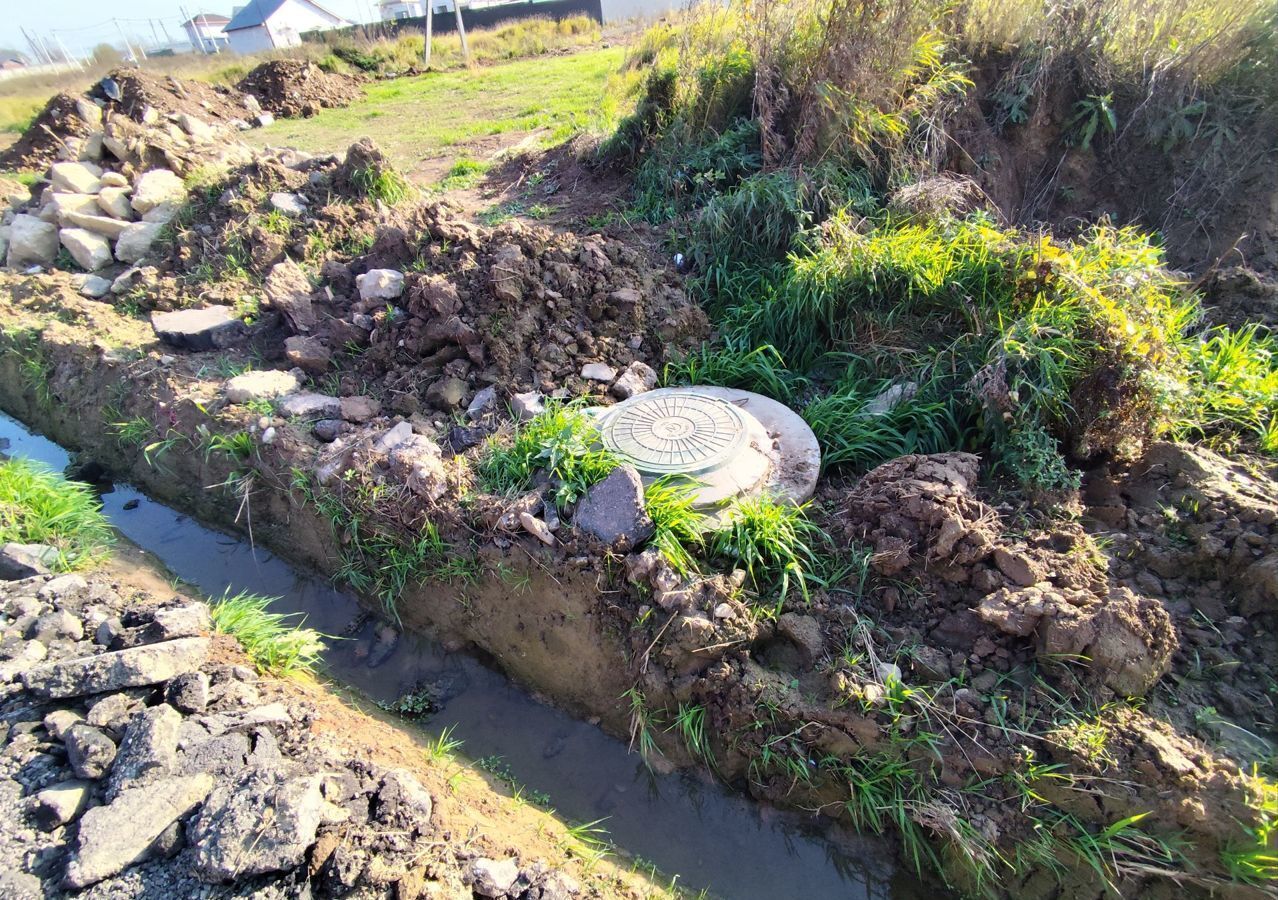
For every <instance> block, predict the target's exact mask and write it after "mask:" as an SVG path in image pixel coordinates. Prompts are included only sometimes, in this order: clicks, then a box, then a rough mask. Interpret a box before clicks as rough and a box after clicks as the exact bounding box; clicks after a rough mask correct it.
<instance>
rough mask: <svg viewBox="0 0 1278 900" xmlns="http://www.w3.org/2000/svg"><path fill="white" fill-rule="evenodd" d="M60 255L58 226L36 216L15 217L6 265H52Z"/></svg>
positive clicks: (11, 266) (10, 232) (10, 227)
mask: <svg viewBox="0 0 1278 900" xmlns="http://www.w3.org/2000/svg"><path fill="white" fill-rule="evenodd" d="M57 256H58V228H57V226H56V225H53V224H51V223H49V222H46V221H44V220H43V219H37V218H36V217H35V216H29V215H25V214H24V215H19V216H14V217H13V222H12V223H10V226H9V252H8V255H7V257H6V265H8V266H9V267H10V268H13V269H17V268H22V267H24V266H31V265H40V266H48V265H52V264H53V261H54V260H55V259H56V258H57Z"/></svg>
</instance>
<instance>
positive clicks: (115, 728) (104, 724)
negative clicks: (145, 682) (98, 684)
mask: <svg viewBox="0 0 1278 900" xmlns="http://www.w3.org/2000/svg"><path fill="white" fill-rule="evenodd" d="M141 708H142V702H141V701H140V700H138V699H137V698H135V697H131V696H129V695H128V694H126V693H117V694H108V695H107V696H105V697H103V698H102V699H101V700H98V701H97V702H95V703H94V704H93V705H92V706H90V707H89V711H88V713H87V714H86V717H85V721H86V722H87V723H88V724H90V725H92V726H93V727H94V728H101V729H102V730H103V731H106V732H107V733H108V734H110V735H113V736H116V737H120V736H123V735H124V729H125V728H127V727H128V725H129V719H130V718H132V717H133V714H134V713H135V712H137V711H138V710H140V709H141Z"/></svg>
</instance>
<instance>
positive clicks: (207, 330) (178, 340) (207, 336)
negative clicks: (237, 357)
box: [151, 306, 244, 350]
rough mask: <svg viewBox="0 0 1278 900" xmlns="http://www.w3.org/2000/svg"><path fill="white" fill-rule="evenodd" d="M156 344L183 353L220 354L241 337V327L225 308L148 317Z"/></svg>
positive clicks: (210, 308) (238, 321)
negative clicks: (162, 342)
mask: <svg viewBox="0 0 1278 900" xmlns="http://www.w3.org/2000/svg"><path fill="white" fill-rule="evenodd" d="M151 327H152V328H154V329H155V333H156V335H157V336H158V337H159V338H160V340H162V341H164V342H165V343H166V344H169V345H171V346H174V347H180V348H183V349H186V350H222V349H224V348H226V347H229V346H231V345H232V344H234V343H236V342H237V341H238V340H239V339H240V338H241V337H243V335H244V323H243V322H241V321H240V320H239V319H237V318H236V317H235V316H234V315H232V314H231V311H230V310H229V309H228V308H227V307H225V306H206V307H204V308H202V309H180V310H177V311H176V312H154V313H151Z"/></svg>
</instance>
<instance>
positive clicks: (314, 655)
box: [210, 592, 324, 675]
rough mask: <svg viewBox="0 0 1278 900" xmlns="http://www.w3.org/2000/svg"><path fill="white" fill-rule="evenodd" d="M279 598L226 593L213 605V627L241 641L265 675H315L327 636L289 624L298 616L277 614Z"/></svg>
mask: <svg viewBox="0 0 1278 900" xmlns="http://www.w3.org/2000/svg"><path fill="white" fill-rule="evenodd" d="M278 599H279V598H278V597H262V596H259V595H257V594H250V593H247V592H241V593H238V594H234V595H231V594H230V593H229V592H228V593H224V594H223V595H222V597H221V598H220V599H218V600H214V601H213V602H212V604H211V605H210V613H211V615H212V618H213V627H214V628H215V629H216V630H217V631H219V632H221V633H222V634H229V635H230V636H231V637H233V638H235V639H236V640H237V641H239V642H240V646H241V647H243V648H244V652H245V653H247V654H248V655H249V657H250V658H251V659H252V660H253V663H254V664H255V665H256V666H257V667H258V669H260V670H261V671H263V672H270V673H272V674H274V675H294V674H298V673H303V672H305V673H312V672H314V671H315V668H316V666H317V665H318V664H319V660H320V654H321V653H323V652H324V635H322V634H320V633H319V632H318V631H315V630H314V629H312V628H302V627H295V626H292V625H289V624H288V620H289V619H291V618H294V616H290V615H285V614H283V613H273V612H271V611H270V606H271V604H272V603H274V602H275V601H276V600H278Z"/></svg>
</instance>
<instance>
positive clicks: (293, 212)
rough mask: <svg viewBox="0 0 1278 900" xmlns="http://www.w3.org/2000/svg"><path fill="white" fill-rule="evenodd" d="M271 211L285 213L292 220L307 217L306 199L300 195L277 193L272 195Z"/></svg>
mask: <svg viewBox="0 0 1278 900" xmlns="http://www.w3.org/2000/svg"><path fill="white" fill-rule="evenodd" d="M271 209H274V210H275V211H276V212H280V213H283V214H284V215H286V216H288V217H289V218H290V219H296V218H297V217H298V216H304V215H306V198H305V197H302V196H301V195H300V194H290V193H287V192H285V191H276V192H275V193H274V194H271Z"/></svg>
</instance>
